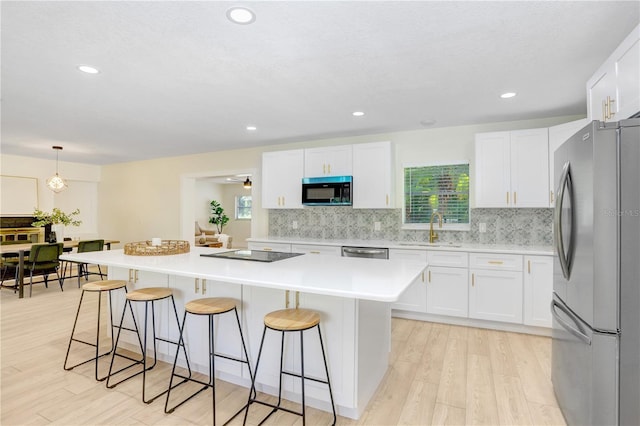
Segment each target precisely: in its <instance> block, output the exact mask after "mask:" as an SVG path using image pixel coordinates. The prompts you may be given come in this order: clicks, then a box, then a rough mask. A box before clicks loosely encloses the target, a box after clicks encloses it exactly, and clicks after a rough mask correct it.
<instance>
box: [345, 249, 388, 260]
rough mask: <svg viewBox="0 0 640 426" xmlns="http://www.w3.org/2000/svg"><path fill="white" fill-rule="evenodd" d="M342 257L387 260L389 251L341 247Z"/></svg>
mask: <svg viewBox="0 0 640 426" xmlns="http://www.w3.org/2000/svg"><path fill="white" fill-rule="evenodd" d="M342 257H366V258H368V259H389V249H388V248H382V247H348V246H343V247H342Z"/></svg>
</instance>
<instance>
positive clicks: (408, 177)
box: [404, 163, 469, 225]
mask: <svg viewBox="0 0 640 426" xmlns="http://www.w3.org/2000/svg"><path fill="white" fill-rule="evenodd" d="M436 211H437V212H438V213H440V214H442V218H443V224H445V223H446V224H451V225H468V224H469V163H460V164H445V165H434V166H420V167H405V169H404V223H405V224H428V223H429V222H430V220H431V215H432V214H433V212H436Z"/></svg>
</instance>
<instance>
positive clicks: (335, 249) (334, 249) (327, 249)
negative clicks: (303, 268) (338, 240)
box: [291, 244, 342, 257]
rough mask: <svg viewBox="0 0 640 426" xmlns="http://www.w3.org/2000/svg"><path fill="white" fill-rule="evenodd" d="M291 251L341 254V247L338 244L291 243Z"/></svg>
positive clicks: (337, 255)
mask: <svg viewBox="0 0 640 426" xmlns="http://www.w3.org/2000/svg"><path fill="white" fill-rule="evenodd" d="M291 252H292V253H305V254H309V255H324V256H335V257H340V256H342V248H341V247H340V246H324V245H314V244H293V245H291Z"/></svg>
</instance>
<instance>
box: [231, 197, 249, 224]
mask: <svg viewBox="0 0 640 426" xmlns="http://www.w3.org/2000/svg"><path fill="white" fill-rule="evenodd" d="M240 197H251V207H250V208H249V214H250V215H251V217H249V218H246V217H238V209H239V208H240V205H239V201H240ZM234 216H235V219H236V220H251V219H252V217H253V196H252V195H251V194H246V195H236V196H235V206H234Z"/></svg>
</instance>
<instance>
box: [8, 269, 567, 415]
mask: <svg viewBox="0 0 640 426" xmlns="http://www.w3.org/2000/svg"><path fill="white" fill-rule="evenodd" d="M93 279H95V278H93ZM56 284H57V283H54V284H53V285H50V286H49V288H48V289H45V288H44V286H43V285H41V284H40V285H37V286H35V287H34V290H33V297H32V298H31V299H28V298H25V299H22V300H20V299H18V298H17V295H14V294H13V292H12V291H10V290H7V289H3V290H2V291H1V292H0V302H1V303H0V309H1V320H2V324H1V336H0V337H1V341H0V342H1V366H2V370H1V383H0V398H1V403H0V409H1V417H0V424H2V425H5V426H8V425H45V424H58V425H94V424H95V425H97V424H102V425H107V424H109V425H111V424H114V425H115V424H117V425H120V424H122V425H152V424H153V425H155V424H162V425H202V424H212V419H211V398H210V393H207V392H205V393H203V394H201V395H200V396H199V397H197V398H196V399H195V400H192V401H190V402H189V403H187V404H185V405H184V406H182V407H180V408H178V409H177V410H176V411H175V412H174V413H173V414H164V398H160V399H158V400H156V401H155V402H153V403H152V404H149V405H147V404H143V403H142V402H141V400H140V386H141V380H140V379H138V378H137V379H133V380H131V381H129V382H125V383H123V384H121V385H119V386H118V387H116V388H115V389H106V387H105V385H104V382H102V383H97V382H95V381H94V379H93V365H92V364H88V365H86V366H82V367H78V368H76V369H74V370H73V371H70V372H66V371H64V370H63V368H62V364H63V361H64V356H65V352H66V348H67V343H68V338H69V333H70V331H71V326H72V322H73V317H74V315H75V310H76V308H77V303H78V300H79V297H80V290H78V288H77V284H76V281H75V280H69V281H67V283H66V285H65V291H64V292H61V291H60V289H59V287H56ZM85 300H86V299H85ZM95 300H96V299H93V298H92V299H91V301H94V303H90V304H87V305H86V306H87V307H88V309H87V310H86V311H83V314H82V316H81V320H82V321H83V323H84V324H85V325H84V328H85V330H86V335H85V336H86V337H85V338H87V339H88V338H89V336H90V335H91V334H90V333H89V331H88V330H89V329H90V327H91V326H92V325H93V324H94V320H93V318H94V317H93V315H94V312H95V308H96V303H95ZM103 312H104V311H103ZM327 344H329V345H330V344H331V342H327ZM550 361H551V341H550V339H549V338H545V337H539V336H529V335H522V334H516V333H505V332H497V331H489V330H482V329H475V328H467V327H458V326H449V325H442V324H434V323H425V322H418V321H410V320H402V319H394V320H393V352H392V355H391V365H390V367H389V370H388V372H387V375H386V377H385V379H384V381H383V382H382V383H381V385H380V387H379V389H378V391H377V393H376V395H375V396H374V398H373V400H372V401H371V402H370V404H369V406H368V407H367V410H366V412H365V413H364V415H363V416H362V417H361V419H360V420H359V421H354V420H351V419H346V418H343V417H339V418H338V424H340V425H429V424H456V425H463V424H481V425H498V424H500V425H564V424H565V423H564V419H563V417H562V414H561V412H560V410H559V409H558V407H557V402H556V400H555V397H554V394H553V389H552V386H551V381H550ZM102 367H104V368H103V371H105V369H106V368H108V364H107V363H105V364H104V365H103V366H102ZM169 371H170V370H169V369H168V367H167V365H161V366H159V368H156V369H155V370H154V372H153V376H152V378H151V379H149V381H148V382H149V383H150V384H151V386H156V388H159V387H161V386H163V385H164V386H166V380H167V374H168V373H169ZM217 389H218V391H217V392H218V404H217V409H218V416H219V417H218V424H222V423H223V422H224V421H225V420H226V418H227V416H228V415H229V414H230V413H232V412H233V410H234V409H235V408H237V407H241V406H242V405H243V403H244V402H245V401H246V397H247V390H246V389H245V388H242V387H237V386H234V385H230V384H228V383H225V382H219V385H218V388H217ZM266 412H267V409H266V408H263V407H260V406H256V407H255V408H254V407H253V406H252V408H251V411H250V416H249V419H248V423H250V424H257V423H258V422H259V421H260V420H261V418H262V417H261V416H263V415H264V414H265V413H266ZM330 420H331V418H330V416H329V415H328V414H327V413H324V412H320V411H318V410H313V409H308V418H307V422H308V424H310V425H316V424H318V425H325V424H329V423H330ZM241 423H242V419H241V417H239V418H237V419H236V420H234V422H232V424H241ZM266 424H271V425H294V424H302V422H301V419H300V418H299V417H297V416H294V415H290V414H286V413H282V414H281V413H277V414H275V415H273V416H272V417H271V418H270V419H269V421H267V423H266Z"/></svg>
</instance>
